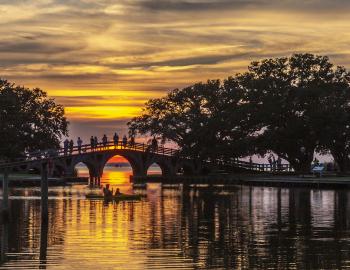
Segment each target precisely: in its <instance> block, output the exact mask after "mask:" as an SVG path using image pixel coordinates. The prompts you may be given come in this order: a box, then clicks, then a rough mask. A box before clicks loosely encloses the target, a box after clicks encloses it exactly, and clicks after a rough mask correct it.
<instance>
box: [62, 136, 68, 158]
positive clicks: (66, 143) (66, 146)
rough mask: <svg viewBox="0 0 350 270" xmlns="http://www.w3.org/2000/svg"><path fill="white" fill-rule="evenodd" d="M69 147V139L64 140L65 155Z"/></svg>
mask: <svg viewBox="0 0 350 270" xmlns="http://www.w3.org/2000/svg"><path fill="white" fill-rule="evenodd" d="M68 147H69V141H68V139H65V140H64V142H63V152H64V155H65V156H66V155H67V153H68Z"/></svg>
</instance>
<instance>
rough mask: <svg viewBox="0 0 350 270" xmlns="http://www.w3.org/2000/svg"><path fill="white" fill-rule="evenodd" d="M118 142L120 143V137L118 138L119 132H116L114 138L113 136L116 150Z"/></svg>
mask: <svg viewBox="0 0 350 270" xmlns="http://www.w3.org/2000/svg"><path fill="white" fill-rule="evenodd" d="M118 142H119V136H118V134H117V132H115V133H114V136H113V143H114V148H117V146H118Z"/></svg>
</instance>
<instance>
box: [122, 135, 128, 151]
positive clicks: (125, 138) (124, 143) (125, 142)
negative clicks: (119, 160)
mask: <svg viewBox="0 0 350 270" xmlns="http://www.w3.org/2000/svg"><path fill="white" fill-rule="evenodd" d="M127 143H128V138H127V137H126V135H124V136H123V147H124V148H125V147H126V144H127Z"/></svg>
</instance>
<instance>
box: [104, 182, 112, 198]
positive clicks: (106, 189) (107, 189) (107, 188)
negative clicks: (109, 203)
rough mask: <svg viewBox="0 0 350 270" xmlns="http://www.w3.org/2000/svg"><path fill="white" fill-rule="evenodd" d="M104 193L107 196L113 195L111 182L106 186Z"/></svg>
mask: <svg viewBox="0 0 350 270" xmlns="http://www.w3.org/2000/svg"><path fill="white" fill-rule="evenodd" d="M103 195H104V196H105V197H111V196H113V193H112V191H111V190H110V189H109V184H107V185H106V187H104V188H103Z"/></svg>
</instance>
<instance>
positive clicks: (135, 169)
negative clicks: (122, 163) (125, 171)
mask: <svg viewBox="0 0 350 270" xmlns="http://www.w3.org/2000/svg"><path fill="white" fill-rule="evenodd" d="M115 156H121V157H123V158H124V159H126V160H127V161H128V162H129V164H130V166H131V169H132V174H133V175H137V176H144V175H146V174H147V170H145V167H144V162H143V159H142V154H140V153H135V152H133V151H129V150H124V151H123V150H122V149H116V150H114V151H109V152H106V153H105V154H104V157H103V160H102V162H101V168H100V169H101V176H102V173H103V170H104V168H105V166H106V164H107V163H108V161H109V160H110V159H112V158H113V157H115Z"/></svg>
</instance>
